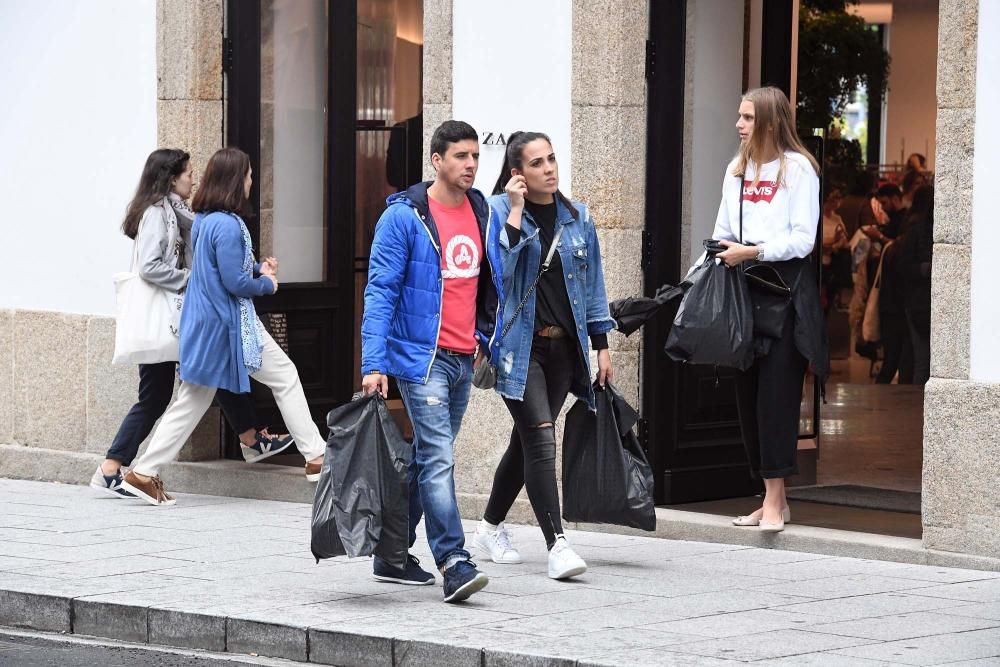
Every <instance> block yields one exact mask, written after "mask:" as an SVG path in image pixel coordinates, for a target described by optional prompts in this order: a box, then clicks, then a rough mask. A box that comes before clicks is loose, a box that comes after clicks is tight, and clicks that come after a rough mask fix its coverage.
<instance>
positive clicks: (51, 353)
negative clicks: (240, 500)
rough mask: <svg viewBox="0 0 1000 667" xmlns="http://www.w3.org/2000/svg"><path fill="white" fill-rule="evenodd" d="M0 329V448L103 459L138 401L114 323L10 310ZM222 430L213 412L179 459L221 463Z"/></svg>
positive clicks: (2, 314)
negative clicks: (119, 360)
mask: <svg viewBox="0 0 1000 667" xmlns="http://www.w3.org/2000/svg"><path fill="white" fill-rule="evenodd" d="M0 330H2V333H0V404H2V407H0V443H13V444H17V445H20V446H23V447H29V448H33V449H45V450H54V451H56V452H71V453H85V454H98V455H100V454H104V453H105V452H106V451H107V449H108V447H109V446H110V444H111V441H112V440H113V439H114V436H115V433H116V432H117V431H118V426H119V425H120V424H121V421H122V418H123V417H124V416H125V414H126V413H127V412H128V410H129V408H130V407H131V406H132V404H133V403H134V402H135V400H136V393H137V392H136V389H137V387H138V378H139V375H138V369H137V368H136V367H135V366H133V365H115V364H112V363H111V358H112V356H113V354H114V347H115V322H114V319H113V318H110V317H103V316H96V315H72V314H67V313H57V312H50V311H33V310H4V311H0ZM218 424H219V413H218V411H217V410H216V409H214V408H213V409H212V410H210V411H209V413H208V414H207V415H206V417H205V419H204V420H203V421H202V424H201V425H200V426H199V428H198V430H196V431H195V434H194V435H193V436H192V438H191V441H190V442H189V443H188V444H187V445H186V446H185V447H184V450H183V451H182V453H181V460H186V461H192V460H203V459H209V458H213V459H214V458H218V456H219V438H218ZM5 474H11V475H16V474H17V472H16V471H12V470H5ZM80 481H81V482H83V481H86V480H80Z"/></svg>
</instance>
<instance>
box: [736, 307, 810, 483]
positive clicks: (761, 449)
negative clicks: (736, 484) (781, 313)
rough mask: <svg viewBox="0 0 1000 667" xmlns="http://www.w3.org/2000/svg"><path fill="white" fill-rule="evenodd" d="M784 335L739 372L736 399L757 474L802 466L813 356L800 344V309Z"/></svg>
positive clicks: (777, 474)
mask: <svg viewBox="0 0 1000 667" xmlns="http://www.w3.org/2000/svg"><path fill="white" fill-rule="evenodd" d="M788 310H789V313H788V316H787V317H786V318H785V323H784V326H783V327H782V330H781V338H777V339H773V340H772V341H771V349H770V351H769V352H768V353H767V355H765V356H763V357H759V358H758V359H757V360H756V361H755V362H754V364H753V366H751V367H750V369H748V370H747V371H746V372H744V373H741V374H739V375H737V380H736V404H737V407H738V409H739V417H740V426H741V427H742V430H743V444H744V446H745V447H746V450H747V458H748V459H749V460H750V473H751V474H752V475H753V477H754V479H757V478H761V477H763V478H764V479H778V478H784V477H790V476H792V475H794V474H796V473H797V472H798V471H799V468H798V460H797V449H798V442H799V413H800V411H801V405H802V382H803V380H805V376H806V368H807V367H808V362H807V361H806V358H805V357H803V356H802V354H801V353H800V352H799V351H798V349H797V348H796V347H795V311H794V308H789V309H788Z"/></svg>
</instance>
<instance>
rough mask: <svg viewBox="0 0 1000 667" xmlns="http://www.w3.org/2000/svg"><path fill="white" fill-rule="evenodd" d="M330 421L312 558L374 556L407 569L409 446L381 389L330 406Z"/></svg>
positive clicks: (315, 507) (315, 503)
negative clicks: (381, 393)
mask: <svg viewBox="0 0 1000 667" xmlns="http://www.w3.org/2000/svg"><path fill="white" fill-rule="evenodd" d="M326 419H327V425H328V426H329V427H330V437H329V439H328V441H327V445H326V458H325V459H324V461H323V470H322V473H321V474H320V478H319V484H318V485H317V487H316V497H315V499H314V500H313V519H312V553H313V556H315V557H316V560H317V561H318V560H319V559H321V558H332V557H333V556H342V555H347V556H351V557H357V556H370V555H372V554H375V555H377V556H379V557H381V558H384V559H385V560H386V561H388V562H389V564H390V565H392V566H393V567H398V568H403V567H404V566H405V565H406V554H407V548H408V546H409V544H408V542H409V538H408V532H409V531H408V524H407V522H408V521H409V485H408V483H407V471H408V468H409V465H410V460H411V458H412V448H411V446H410V444H409V443H407V442H406V441H405V440H404V439H403V436H402V435H401V434H400V433H399V429H398V428H397V427H396V423H395V422H394V421H393V419H392V416H391V415H390V414H389V409H388V407H386V404H385V400H384V399H383V398H382V396H381V395H379V394H378V393H374V394H369V395H368V396H364V397H361V398H357V399H356V400H353V401H351V402H350V403H347V404H346V405H342V406H340V407H339V408H336V409H334V410H331V411H330V414H329V415H327V418H326Z"/></svg>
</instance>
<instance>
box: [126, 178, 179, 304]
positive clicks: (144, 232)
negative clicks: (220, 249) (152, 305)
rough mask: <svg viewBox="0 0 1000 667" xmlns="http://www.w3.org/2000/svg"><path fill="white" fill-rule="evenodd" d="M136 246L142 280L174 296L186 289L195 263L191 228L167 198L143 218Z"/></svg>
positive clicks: (149, 209) (152, 207) (154, 205)
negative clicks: (166, 290) (174, 293)
mask: <svg viewBox="0 0 1000 667" xmlns="http://www.w3.org/2000/svg"><path fill="white" fill-rule="evenodd" d="M135 245H136V265H135V271H136V272H137V273H138V274H139V276H141V277H142V279H143V280H145V281H147V282H150V283H153V284H154V285H157V286H159V287H162V288H164V289H168V290H170V291H172V292H181V291H183V290H184V288H185V287H187V281H188V277H189V276H190V275H191V269H190V268H188V267H190V266H191V260H192V247H191V224H190V223H189V222H188V221H187V220H185V219H184V218H183V216H178V215H177V214H176V213H175V212H174V209H173V207H172V206H171V205H170V202H169V201H168V200H167V199H166V198H164V199H163V201H160V202H157V203H156V204H153V205H152V206H150V207H149V208H147V209H146V211H145V212H144V213H143V214H142V220H141V221H140V222H139V233H138V234H136V237H135Z"/></svg>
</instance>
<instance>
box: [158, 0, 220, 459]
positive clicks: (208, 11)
mask: <svg viewBox="0 0 1000 667" xmlns="http://www.w3.org/2000/svg"><path fill="white" fill-rule="evenodd" d="M223 7H224V5H223V0H157V2H156V74H157V102H156V115H157V126H156V139H157V143H158V145H159V146H165V147H172V148H174V147H176V148H183V149H184V150H186V151H188V152H189V153H191V160H192V163H193V165H194V173H195V180H197V179H198V178H200V176H201V174H202V172H203V171H204V169H205V165H207V164H208V159H209V157H211V156H212V153H214V152H215V151H217V150H218V149H220V148H222V146H223V143H224V137H223V114H224V107H225V105H224V102H223V95H222V90H223V87H222V81H223V74H222V38H223V35H224V29H225V17H224V13H223ZM218 456H219V411H218V409H217V408H211V409H209V411H208V413H207V414H206V415H205V417H204V418H203V419H202V421H201V424H199V426H198V428H197V429H196V430H195V432H194V434H193V435H192V436H191V440H190V441H189V442H188V444H187V445H185V446H184V449H183V450H182V451H181V455H180V458H181V460H187V461H191V460H202V459H214V458H218Z"/></svg>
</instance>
